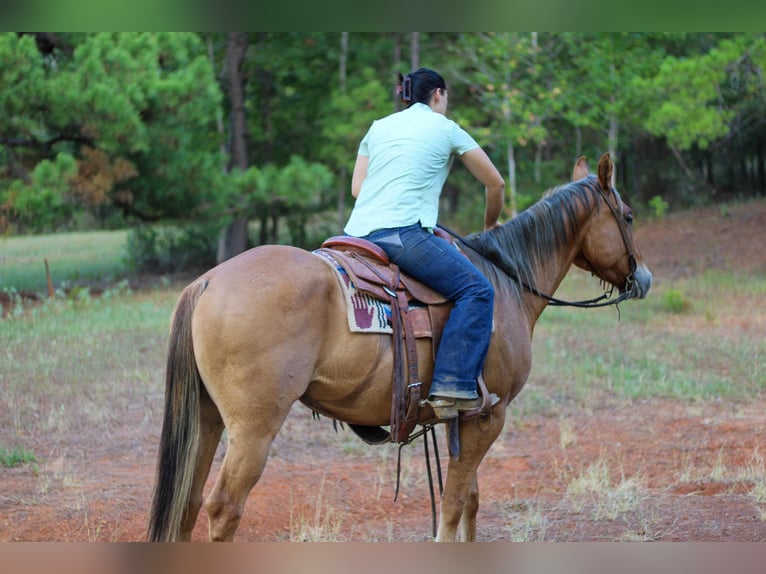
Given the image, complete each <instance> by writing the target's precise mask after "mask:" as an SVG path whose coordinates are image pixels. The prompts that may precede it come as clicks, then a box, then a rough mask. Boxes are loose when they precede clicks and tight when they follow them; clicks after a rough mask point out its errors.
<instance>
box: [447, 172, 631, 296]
mask: <svg viewBox="0 0 766 574" xmlns="http://www.w3.org/2000/svg"><path fill="white" fill-rule="evenodd" d="M610 191H611V192H612V193H611V194H612V195H613V196H614V198H615V202H616V204H617V205H616V206H614V205H612V204H611V203H609V201H608V200H607V198H606V195H605V194H603V193H599V195H600V196H601V197H602V198H603V200H604V203H606V205H607V207H609V211H611V212H612V215H613V216H614V218H615V220H616V222H617V228H618V229H619V230H620V235H621V236H622V241H623V243H624V244H625V250H626V252H627V254H628V265H629V269H630V270H629V272H628V276H627V278H626V280H625V290H624V291H623V292H622V293H620V294H619V295H618V296H617V298H615V299H612V295H613V294H614V286H611V287H610V288H609V289H607V290H606V291H604V293H603V294H601V295H600V296H598V297H594V298H593V299H585V300H583V301H566V300H564V299H557V298H556V297H553V296H552V295H548V294H546V293H543V292H542V291H540V290H539V289H537V288H536V287H532V286H531V285H529V284H527V283H526V282H525V281H523V280H522V279H521V278H519V277H517V276H516V274H515V273H514V272H513V271H512V270H510V269H507V268H506V267H505V266H503V265H502V264H500V263H499V262H498V261H494V260H493V259H490V258H489V257H487V256H486V255H485V254H484V253H482V252H481V251H479V250H478V249H476V248H475V247H474V246H473V245H471V244H470V243H468V242H467V241H466V240H465V239H464V238H463V237H461V236H460V235H459V234H457V233H455V232H454V231H452V230H451V229H448V228H446V227H444V226H443V225H441V224H438V226H437V227H439V228H441V229H443V230H444V231H445V232H447V233H448V234H450V235H451V236H452V237H454V238H455V239H457V240H458V241H459V242H460V245H462V246H465V247H468V248H469V249H471V250H472V251H474V252H475V253H477V254H478V255H480V256H481V257H483V258H484V259H487V260H489V261H491V262H492V263H493V264H494V265H495V266H496V267H497V268H499V269H500V270H501V271H503V273H505V274H506V275H507V276H508V277H510V278H511V279H513V280H514V281H516V282H517V283H518V284H519V285H521V286H522V287H523V288H524V289H526V290H527V291H529V292H530V293H532V294H533V295H536V296H537V297H540V298H541V299H544V300H545V301H547V302H548V304H549V305H551V306H559V307H579V308H584V309H593V308H597V307H608V306H611V305H619V304H620V303H622V302H623V301H625V300H627V299H630V298H631V297H632V296H633V293H632V287H633V283H634V281H635V272H636V267H637V263H636V256H635V253H634V252H633V250H632V249H631V245H632V242H631V241H630V230H629V229H628V224H627V223H626V221H625V218H624V217H623V216H622V208H623V203H622V198H621V197H620V194H619V193H618V192H617V190H616V189H614V188H613V187H612V188H610Z"/></svg>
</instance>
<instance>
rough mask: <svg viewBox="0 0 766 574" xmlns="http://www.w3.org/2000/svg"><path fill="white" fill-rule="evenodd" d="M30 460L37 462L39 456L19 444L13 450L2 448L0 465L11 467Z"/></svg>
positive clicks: (0, 450) (0, 449)
mask: <svg viewBox="0 0 766 574" xmlns="http://www.w3.org/2000/svg"><path fill="white" fill-rule="evenodd" d="M29 462H37V457H36V456H35V455H34V453H32V452H30V451H28V450H26V449H24V448H21V447H18V446H17V447H14V448H13V449H11V450H9V449H7V448H0V466H4V467H8V468H11V467H14V466H19V465H21V464H27V463H29Z"/></svg>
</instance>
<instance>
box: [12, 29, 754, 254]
mask: <svg viewBox="0 0 766 574" xmlns="http://www.w3.org/2000/svg"><path fill="white" fill-rule="evenodd" d="M51 37H53V40H51ZM341 37H342V36H341V34H340V33H336V32H319V33H307V32H292V33H266V32H258V33H249V34H248V35H247V39H248V42H249V46H248V50H247V51H246V53H245V57H244V60H243V62H242V66H241V69H242V72H243V75H244V77H245V78H246V82H245V83H244V85H243V86H242V87H243V90H244V97H245V115H246V118H247V125H246V132H247V133H246V138H247V142H248V158H247V159H248V165H249V166H251V167H250V168H251V169H253V170H255V171H254V172H253V173H251V174H250V175H248V176H242V175H240V174H228V173H227V167H228V166H227V162H228V158H227V151H226V148H225V144H226V142H227V141H229V139H230V134H229V133H228V132H229V131H230V130H231V127H232V126H231V125H230V122H228V121H227V118H228V114H229V112H230V110H229V107H230V105H231V103H230V101H229V100H228V93H229V89H230V86H229V85H228V77H227V74H226V73H225V66H226V65H227V59H226V56H227V54H226V48H227V35H226V34H225V33H203V34H194V33H136V32H129V33H57V34H53V35H48V36H47V37H45V38H43V37H37V38H36V37H35V35H34V34H21V35H19V34H17V33H0V84H1V85H2V86H3V90H2V92H0V232H5V233H25V232H33V233H38V232H40V231H53V230H59V229H65V228H66V229H72V228H75V229H80V228H81V227H82V226H83V225H89V226H96V227H98V226H103V225H105V224H106V222H108V224H109V225H110V226H112V227H113V226H115V225H118V224H119V222H120V221H122V223H123V224H124V223H129V224H133V223H135V222H136V220H140V221H144V222H168V223H170V224H172V223H176V222H179V221H201V220H204V221H209V222H210V223H211V225H213V226H219V227H222V226H223V225H225V224H226V223H227V221H229V220H230V219H231V218H233V217H240V216H243V215H244V216H245V217H247V218H251V219H255V220H258V221H259V222H260V226H261V229H263V230H265V232H264V233H265V234H266V235H265V236H262V237H261V240H264V239H265V238H274V237H277V236H282V234H281V233H280V230H279V229H278V228H277V227H278V225H279V224H280V221H281V222H282V223H281V225H282V226H283V227H284V226H286V227H287V228H288V229H289V235H290V237H291V238H296V239H295V240H296V241H302V239H301V237H304V236H305V235H306V232H305V230H302V229H301V228H302V227H305V226H306V225H307V223H308V222H309V220H311V219H312V218H313V217H314V216H315V215H316V214H317V213H318V212H320V211H327V212H328V213H331V212H335V214H336V217H337V216H342V215H343V212H344V211H347V206H348V204H350V202H351V198H350V196H349V193H348V188H349V187H350V186H349V181H350V171H351V167H352V165H353V162H354V158H355V155H356V150H357V147H358V144H359V140H360V139H361V137H362V135H363V134H364V132H365V130H366V129H367V128H368V126H369V125H370V123H371V122H372V121H373V120H374V119H376V118H378V117H381V116H383V115H385V114H387V113H389V112H391V111H393V110H394V109H395V105H394V102H393V98H392V87H393V84H394V79H395V76H394V73H395V72H397V71H407V70H408V69H409V65H410V62H411V60H410V56H413V54H411V53H410V43H409V40H410V34H408V33H386V34H380V33H351V34H349V35H348V36H347V39H348V52H347V53H346V59H345V69H346V72H347V73H346V76H345V80H344V81H341V79H340V73H339V60H340V57H341V49H342V48H341ZM36 40H40V41H39V42H38V41H36ZM419 40H420V44H419V45H420V52H419V54H418V56H419V61H420V63H421V64H422V65H425V66H428V67H433V68H435V69H437V70H439V71H440V72H442V73H443V75H444V76H445V79H446V80H447V84H448V86H449V91H450V110H449V114H450V115H451V116H452V117H454V118H455V119H456V120H457V121H459V122H460V123H461V124H462V125H464V127H466V129H468V131H469V132H470V133H472V134H473V135H474V137H475V138H476V139H477V140H478V141H479V143H480V144H481V145H482V146H483V147H484V148H485V149H486V150H487V151H488V153H489V154H490V156H491V157H492V159H493V161H494V162H495V164H496V165H497V166H498V167H499V168H500V170H501V172H502V173H504V174H505V176H506V178H507V189H508V190H509V191H510V190H511V189H513V191H514V192H515V194H516V196H517V199H516V205H517V207H518V208H519V209H523V208H524V207H526V206H527V205H529V204H530V203H531V202H533V201H535V200H536V199H537V198H538V197H539V195H540V194H541V193H542V192H543V191H544V190H545V189H547V188H548V187H551V186H553V185H558V184H560V183H563V182H565V181H566V180H567V179H568V177H569V174H570V170H571V166H572V163H573V160H574V158H575V157H577V156H578V155H580V154H584V155H587V156H588V157H589V158H592V159H594V158H596V157H598V156H599V155H600V154H601V153H603V152H604V151H607V150H609V151H613V152H614V153H615V154H616V157H615V159H616V161H617V171H616V173H617V177H618V183H619V184H620V185H619V187H620V189H621V190H622V191H624V192H625V195H626V197H627V198H628V200H629V201H632V202H636V200H638V203H639V204H641V203H644V202H648V201H650V198H652V197H655V196H659V197H662V198H663V199H664V200H667V201H669V202H673V203H674V205H679V206H681V205H683V204H688V203H701V202H703V201H705V200H707V199H708V198H710V197H713V193H714V192H715V193H716V194H718V195H716V198H719V197H720V198H722V199H724V200H726V199H729V197H726V195H725V194H727V193H730V194H737V195H749V194H757V193H761V192H762V189H761V188H762V186H763V181H762V179H763V175H762V173H760V172H759V169H758V167H757V166H759V165H762V164H763V161H764V160H763V157H762V155H763V154H762V152H761V151H758V150H759V149H760V148H759V147H758V146H759V145H760V143H759V142H761V140H762V139H763V133H762V129H761V123H760V118H762V117H763V116H764V114H765V113H766V101H764V99H763V97H762V94H763V79H762V78H763V69H764V67H766V38H764V37H763V35H762V34H749V33H726V34H711V33H574V32H569V33H550V32H541V33H420V36H419ZM49 41H50V42H51V43H50V44H46V42H49ZM392 55H395V56H394V58H395V59H394V60H393V61H392ZM724 143H725V145H722V144H724ZM761 147H762V146H761ZM713 150H715V153H713ZM669 151H672V152H673V153H668V152H669ZM296 157H297V158H301V161H303V162H304V163H303V165H299V164H297V163H295V162H296V160H295V159H294V158H296ZM319 163H321V164H322V165H324V166H325V167H324V170H325V171H326V173H329V177H325V175H324V173H322V174H319V175H318V176H317V173H318V172H314V171H313V170H314V169H320V168H318V167H316V166H317V165H318V164H319ZM290 166H292V167H290ZM297 169H308V170H309V172H308V173H309V175H308V176H307V177H306V178H305V179H311V178H312V177H316V179H317V182H319V183H321V190H319V189H317V188H318V187H319V186H318V185H306V182H305V181H300V180H301V177H300V176H299V175H298V174H296V173H293V172H295V170H297ZM282 170H286V171H285V173H281V172H282ZM456 171H457V170H456ZM761 171H762V170H761ZM278 172H279V173H278ZM454 175H455V176H454V177H451V178H450V180H449V184H450V185H452V186H453V189H451V190H450V197H449V199H448V204H449V206H450V209H449V210H448V212H447V213H446V214H447V215H448V217H450V218H453V219H458V220H463V221H465V222H466V224H467V225H469V226H470V227H471V228H473V227H474V225H475V224H474V223H473V221H474V218H473V214H474V213H477V212H478V213H479V214H480V212H481V210H482V208H483V195H482V194H481V193H474V190H475V187H476V185H475V180H474V179H473V178H472V177H471V176H470V174H466V173H462V174H459V173H455V174H454ZM619 178H623V179H622V180H621V181H620V179H619ZM291 182H292V183H291ZM334 204H336V205H334ZM652 207H653V208H654V209H655V211H656V210H657V209H659V208H660V205H659V204H656V205H654V206H652ZM458 210H459V211H458ZM339 212H340V213H339ZM479 218H480V215H479Z"/></svg>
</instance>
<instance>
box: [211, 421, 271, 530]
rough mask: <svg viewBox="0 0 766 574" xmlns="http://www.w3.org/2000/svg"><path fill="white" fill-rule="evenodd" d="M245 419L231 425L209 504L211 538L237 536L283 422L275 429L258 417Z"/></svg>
mask: <svg viewBox="0 0 766 574" xmlns="http://www.w3.org/2000/svg"><path fill="white" fill-rule="evenodd" d="M243 422H245V424H241V425H238V426H236V427H234V428H229V429H228V441H227V444H228V446H227V450H226V456H225V457H224V460H223V466H222V467H221V472H220V473H219V475H218V479H217V480H216V483H215V486H214V487H213V490H212V492H211V493H210V496H209V497H208V499H207V502H206V504H205V506H206V509H207V514H208V519H209V521H210V540H211V542H212V541H231V540H233V538H234V533H235V532H236V530H237V527H238V526H239V521H240V518H241V517H242V511H243V509H244V507H245V502H246V501H247V497H248V495H249V494H250V491H251V490H252V489H253V487H254V486H255V484H256V483H257V482H258V480H259V479H260V478H261V475H262V474H263V469H264V468H265V466H266V459H267V458H268V456H269V450H270V448H271V443H272V441H273V440H274V437H275V436H276V432H277V430H278V429H279V426H281V423H282V421H279V424H278V425H277V428H276V429H274V430H273V431H272V430H271V429H270V428H268V427H266V426H265V425H259V424H257V422H256V421H253V424H246V421H243Z"/></svg>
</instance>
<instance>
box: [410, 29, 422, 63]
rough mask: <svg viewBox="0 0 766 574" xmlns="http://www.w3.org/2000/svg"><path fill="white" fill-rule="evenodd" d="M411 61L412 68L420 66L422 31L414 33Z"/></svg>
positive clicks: (411, 45)
mask: <svg viewBox="0 0 766 574" xmlns="http://www.w3.org/2000/svg"><path fill="white" fill-rule="evenodd" d="M410 61H411V63H412V69H413V70H417V69H418V68H420V32H413V33H412V43H411V44H410Z"/></svg>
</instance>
